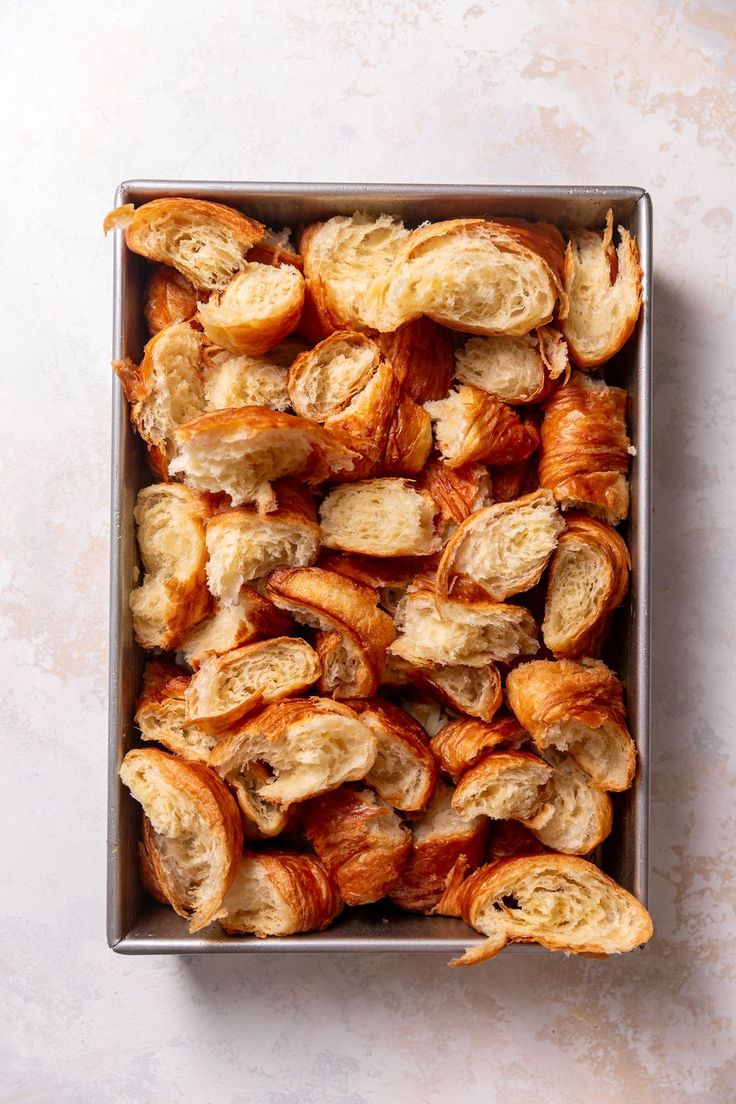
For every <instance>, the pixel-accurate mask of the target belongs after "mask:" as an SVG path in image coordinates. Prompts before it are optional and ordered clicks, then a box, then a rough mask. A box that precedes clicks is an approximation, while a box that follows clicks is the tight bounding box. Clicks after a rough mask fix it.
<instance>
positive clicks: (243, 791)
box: [227, 759, 292, 840]
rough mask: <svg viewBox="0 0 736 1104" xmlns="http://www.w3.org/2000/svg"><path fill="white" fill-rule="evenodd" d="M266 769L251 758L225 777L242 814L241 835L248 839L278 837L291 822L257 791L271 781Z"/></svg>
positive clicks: (288, 812) (289, 817)
mask: <svg viewBox="0 0 736 1104" xmlns="http://www.w3.org/2000/svg"><path fill="white" fill-rule="evenodd" d="M271 778H272V774H271V771H270V769H269V768H268V767H267V766H266V765H265V764H264V763H260V762H259V761H258V760H257V759H254V760H253V762H251V763H246V764H245V765H244V766H242V767H241V768H240V770H239V771H238V772H237V774H232V775H229V776H228V779H227V781H228V785H229V786H230V789H231V790H232V791H233V793H234V794H235V800H236V801H237V803H238V805H239V806H240V811H241V813H242V814H243V835H244V836H245V838H246V839H247V840H249V839H272V838H273V837H274V836H280V835H281V834H282V833H283V832H285V831H286V829H287V828H288V827H289V826H290V824H291V823H292V814H291V812H290V811H288V810H283V809H280V808H279V806H278V805H274V804H272V802H270V801H265V800H264V798H262V797H261V795H260V790H262V789H263V787H264V786H266V785H267V783H268V782H270V781H271Z"/></svg>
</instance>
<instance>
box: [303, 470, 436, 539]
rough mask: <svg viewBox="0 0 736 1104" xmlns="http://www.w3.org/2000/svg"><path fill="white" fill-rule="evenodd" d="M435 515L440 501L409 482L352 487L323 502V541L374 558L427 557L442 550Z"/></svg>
mask: <svg viewBox="0 0 736 1104" xmlns="http://www.w3.org/2000/svg"><path fill="white" fill-rule="evenodd" d="M434 515H435V504H434V501H433V500H432V499H431V498H430V496H429V495H427V494H422V493H421V491H420V490H417V488H416V485H415V484H414V483H412V482H410V481H409V480H408V479H391V478H385V479H366V480H363V481H362V482H359V483H348V484H345V485H343V486H341V487H335V488H334V489H333V490H332V491H330V493H329V494H328V495H327V497H326V498H325V499H324V501H323V502H322V505H321V507H320V525H321V529H322V543H323V544H324V545H326V546H327V548H339V549H342V550H343V551H345V552H357V553H362V554H364V555H368V556H427V555H429V554H430V553H432V552H437V551H438V550H439V548H440V547H441V544H440V539H439V537H438V535H437V534H436V533H435V529H434Z"/></svg>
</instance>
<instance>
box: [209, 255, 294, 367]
mask: <svg viewBox="0 0 736 1104" xmlns="http://www.w3.org/2000/svg"><path fill="white" fill-rule="evenodd" d="M303 306H304V279H303V277H302V274H301V272H299V270H298V269H297V268H293V267H292V266H291V265H283V266H275V265H268V264H259V263H258V262H257V261H248V262H247V263H246V264H245V265H244V266H243V268H242V269H241V270H240V272H238V273H237V274H236V275H235V276H233V278H232V280H230V282H229V283H228V284H227V285H226V287H224V288H223V289H222V291H215V292H214V293H213V294H212V295H211V296H210V298H209V299H208V300H207V302H206V303H200V305H199V310H198V312H197V319H198V321H199V322H200V323H201V325H202V328H203V329H204V332H205V333H206V334H207V337H208V338H209V339H210V341H213V342H214V343H215V344H216V345H221V346H222V347H223V348H224V349H228V350H229V351H230V352H231V353H244V354H245V355H246V356H259V355H260V354H261V353H266V352H268V350H269V349H273V348H274V346H275V345H278V344H279V342H280V341H283V339H284V338H285V337H286V336H287V335H288V334H290V333H291V332H292V330H294V329H295V328H296V326H297V325H298V323H299V319H300V317H301V313H302V307H303Z"/></svg>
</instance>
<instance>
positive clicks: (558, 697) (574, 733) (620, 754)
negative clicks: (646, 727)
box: [506, 659, 636, 790]
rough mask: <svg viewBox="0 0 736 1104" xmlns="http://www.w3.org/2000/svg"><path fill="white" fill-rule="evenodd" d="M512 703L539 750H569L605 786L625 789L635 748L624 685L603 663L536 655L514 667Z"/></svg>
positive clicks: (508, 689)
mask: <svg viewBox="0 0 736 1104" xmlns="http://www.w3.org/2000/svg"><path fill="white" fill-rule="evenodd" d="M506 695H507V697H508V702H509V706H510V707H511V709H512V710H513V712H514V714H515V715H516V716H517V717H518V719H519V723H520V724H522V725H523V726H524V728H525V729H526V730H527V732H528V733H529V735H530V736H531V738H532V740H533V741H534V743H535V744H536V746H537V747H538V748H539V749H540V751H544V750H545V749H546V748H548V747H552V748H556V749H557V750H559V751H567V752H569V754H570V755H571V756H572V757H573V759H574V760H575V762H576V763H577V764H578V766H580V767H581V768H582V769H583V770H584V771H586V772H587V773H588V774H589V775H590V777H591V778H592V779H593V781H594V782H595V783H596V785H597V786H599V787H600V788H601V789H603V790H625V789H627V788H628V787H629V786H630V785H631V783H632V781H633V778H634V773H635V770H636V750H635V748H634V742H633V740H632V739H631V735H630V733H629V730H628V728H627V725H626V710H625V709H624V700H623V687H622V686H621V683H620V682H619V680H618V679H617V678H616V676H615V675H614V673H613V671H610V670H609V669H608V667H606V666H605V665H604V664H603V663H599V662H595V661H592V660H589V661H588V662H587V663H586V664H585V665H583V664H581V663H575V662H574V661H573V660H570V659H560V660H556V661H547V660H536V661H534V662H532V663H523V664H521V665H520V666H519V667H516V668H514V670H513V671H510V672H509V674H508V677H507V679H506Z"/></svg>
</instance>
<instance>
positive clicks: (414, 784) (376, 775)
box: [350, 698, 438, 812]
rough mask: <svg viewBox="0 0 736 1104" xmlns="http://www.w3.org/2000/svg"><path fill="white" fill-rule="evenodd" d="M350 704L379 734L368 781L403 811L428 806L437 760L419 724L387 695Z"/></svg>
mask: <svg viewBox="0 0 736 1104" xmlns="http://www.w3.org/2000/svg"><path fill="white" fill-rule="evenodd" d="M350 706H351V708H352V709H354V710H355V712H356V713H357V714H358V716H359V717H360V719H361V720H362V721H363V723H364V724H366V725H367V726H368V728H370V730H371V731H372V732H373V734H374V736H375V737H376V742H377V745H378V753H377V755H376V759H375V762H374V763H373V766H372V767H371V769H370V771H369V772H368V774H367V775H366V776H365V781H366V782H367V784H368V785H369V786H371V787H372V788H373V789H374V790H375V791H376V793H377V794H378V795H379V797H381V798H383V800H384V801H386V802H388V804H389V805H391V806H393V808H394V809H401V810H402V811H404V812H418V811H420V810H421V809H424V808H426V806H427V805H428V804H429V801H430V800H431V798H432V795H433V794H434V790H435V786H436V785H437V774H438V772H437V763H436V762H435V758H434V756H433V755H432V752H431V751H430V748H429V745H428V743H427V735H426V733H425V731H424V729H423V728H422V726H421V725H420V724H418V723H417V721H415V720H414V718H413V717H411V716H410V715H409V714H408V713H407V712H406V711H405V710H404V709H400V708H399V707H398V706H396V705H393V704H392V703H391V702H389V701H386V700H385V699H384V698H363V699H360V700H356V699H352V700H351V702H350Z"/></svg>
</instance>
